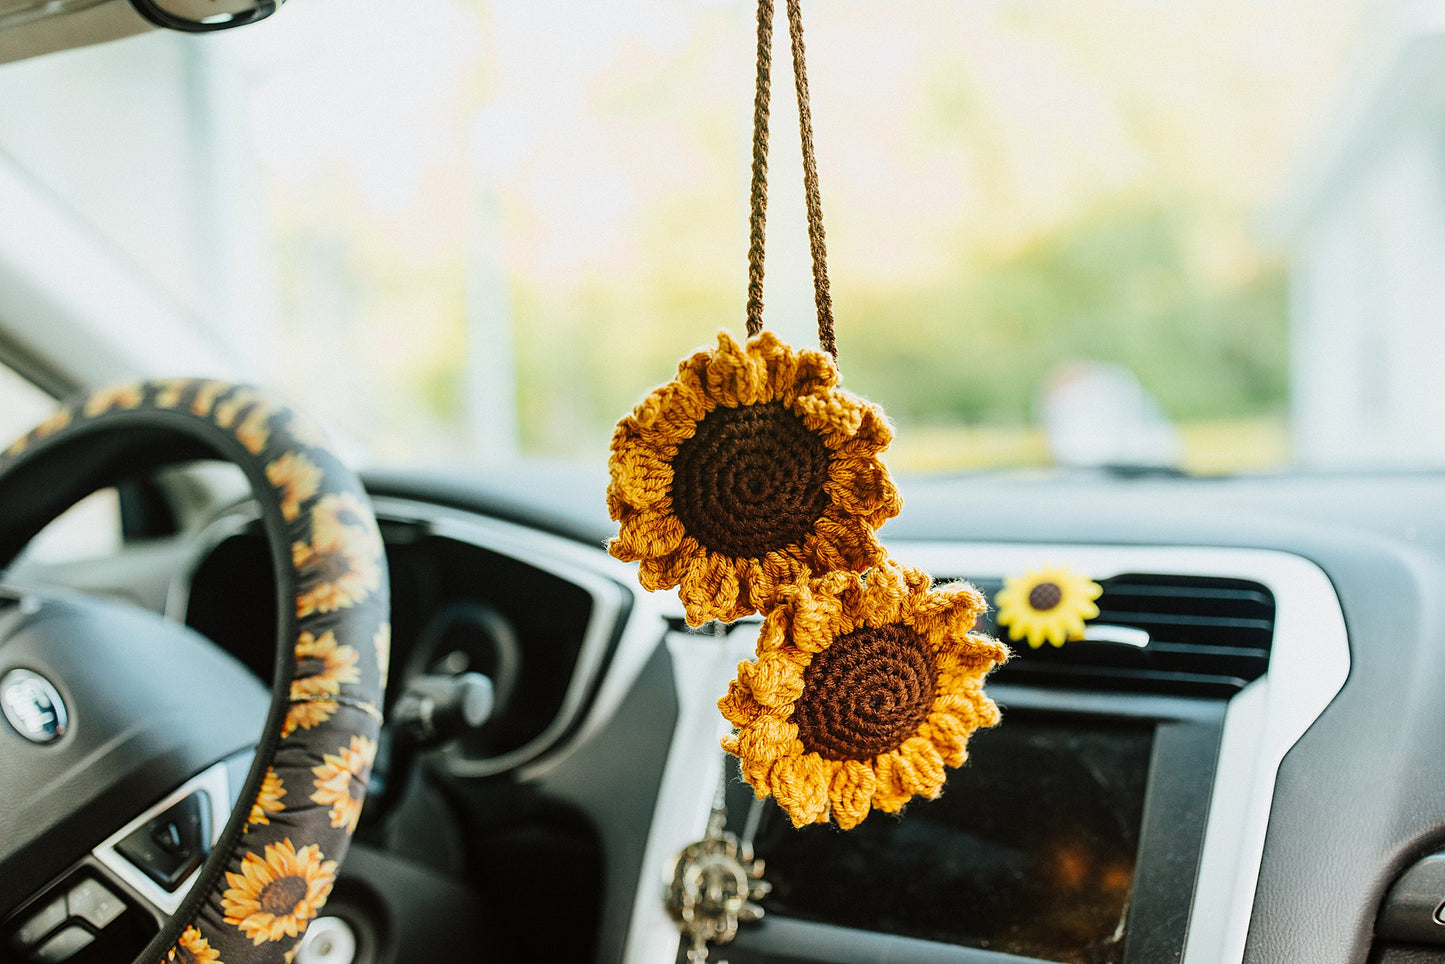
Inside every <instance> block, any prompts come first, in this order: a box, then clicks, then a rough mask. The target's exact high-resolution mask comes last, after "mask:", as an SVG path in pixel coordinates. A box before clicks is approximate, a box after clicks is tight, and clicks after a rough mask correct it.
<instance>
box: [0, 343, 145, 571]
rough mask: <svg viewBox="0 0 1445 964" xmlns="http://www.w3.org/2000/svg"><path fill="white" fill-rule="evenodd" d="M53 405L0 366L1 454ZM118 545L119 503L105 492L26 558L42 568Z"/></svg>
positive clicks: (60, 523) (51, 530) (78, 508)
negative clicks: (42, 566)
mask: <svg viewBox="0 0 1445 964" xmlns="http://www.w3.org/2000/svg"><path fill="white" fill-rule="evenodd" d="M55 404H56V403H55V399H53V398H51V397H50V396H49V395H47V394H45V393H44V392H42V391H41V390H40V389H38V388H36V387H35V386H34V385H32V384H31V383H30V382H28V381H26V380H25V379H24V378H21V377H20V376H19V375H17V374H16V373H15V372H13V371H11V370H10V369H9V368H6V367H5V366H4V365H0V450H3V449H4V448H5V447H6V446H8V445H9V444H10V443H11V442H12V441H14V440H15V439H17V438H19V437H20V436H21V435H24V434H25V433H26V432H28V431H29V430H30V429H31V428H33V427H34V426H35V425H37V424H38V423H39V422H40V421H41V420H42V419H44V418H45V416H46V415H49V414H50V412H51V411H52V410H53V409H54V408H55ZM120 543H121V526H120V500H119V498H118V497H117V496H116V492H115V490H114V489H103V490H101V491H100V492H96V493H95V494H94V495H91V496H87V497H86V498H84V499H82V500H81V501H80V502H78V503H76V504H75V506H74V507H73V508H71V509H70V510H69V511H67V512H66V513H65V514H64V515H62V516H61V517H60V518H58V519H56V520H55V521H54V522H52V523H51V524H50V525H48V526H46V527H45V530H44V531H43V532H41V533H40V535H38V536H36V537H35V539H34V541H32V542H31V543H30V546H29V548H28V549H27V550H26V551H25V557H26V559H28V560H30V561H33V562H39V563H59V562H71V561H76V560H80V559H93V558H99V557H101V556H105V555H109V554H111V553H113V552H115V551H116V550H117V549H119V548H120Z"/></svg>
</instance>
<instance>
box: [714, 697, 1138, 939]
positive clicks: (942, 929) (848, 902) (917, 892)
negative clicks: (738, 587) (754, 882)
mask: <svg viewBox="0 0 1445 964" xmlns="http://www.w3.org/2000/svg"><path fill="white" fill-rule="evenodd" d="M1154 734H1155V723H1154V721H1151V720H1142V719H1110V718H1107V717H1100V716H1094V715H1078V716H1075V715H1072V714H1061V713H1040V712H1025V711H1014V712H1010V713H1008V714H1007V716H1006V719H1005V722H1004V724H1003V725H1002V726H999V727H997V728H996V729H992V730H986V731H982V732H980V733H977V734H975V736H974V737H973V740H972V741H971V743H970V746H969V750H970V756H969V761H968V762H967V763H966V764H965V765H964V767H963V768H961V769H959V770H955V771H952V772H951V773H950V776H949V779H948V783H947V785H946V786H945V787H944V792H943V795H942V796H941V797H939V798H938V799H937V800H914V801H913V802H912V803H910V804H909V805H908V807H907V809H906V810H905V812H904V814H903V816H901V817H898V816H893V815H890V814H884V813H874V814H873V815H871V816H869V817H868V819H867V820H865V821H864V822H863V823H862V824H861V825H859V826H858V827H857V828H855V829H853V830H849V831H846V832H845V831H840V830H838V829H837V828H836V827H832V826H813V827H807V828H804V829H803V830H795V829H794V828H793V827H792V825H791V824H790V823H789V822H788V820H787V818H786V817H785V816H784V815H783V814H782V813H781V812H780V811H778V810H777V808H775V807H773V806H771V805H765V806H764V808H763V810H762V816H761V822H760V823H759V824H758V825H757V833H756V837H755V849H756V851H757V854H758V856H759V857H762V858H764V859H765V860H766V862H767V879H768V880H769V881H770V882H771V883H772V885H773V892H772V894H771V896H770V897H769V898H768V899H767V901H766V906H767V912H768V915H769V916H770V917H771V916H774V915H778V916H782V917H787V918H793V919H798V920H805V921H813V922H818V923H824V924H832V925H836V926H842V927H848V928H857V929H862V930H868V931H875V932H880V933H885V934H898V935H904V936H909V937H918V938H923V939H926V940H933V941H942V942H947V943H952V944H962V945H967V946H972V947H978V948H986V949H989V950H994V951H1002V952H1006V953H1011V954H1017V955H1023V956H1026V957H1033V958H1039V959H1043V960H1048V961H1076V962H1086V964H1096V962H1097V964H1104V962H1116V961H1120V960H1122V959H1123V946H1124V936H1125V922H1126V918H1127V915H1128V910H1129V903H1130V895H1131V891H1132V888H1133V884H1134V876H1135V861H1136V858H1137V855H1138V849H1139V837H1140V824H1141V818H1142V815H1143V810H1144V796H1145V790H1146V787H1147V785H1148V778H1149V761H1150V756H1151V749H1152V747H1153V742H1154ZM741 789H742V792H744V793H746V792H747V788H746V787H742V788H741ZM738 802H739V804H742V806H743V807H744V808H745V807H746V804H745V803H743V801H741V800H740V801H738ZM730 809H731V810H732V812H733V813H734V814H737V813H738V812H739V810H738V807H737V805H734V806H733V807H730Z"/></svg>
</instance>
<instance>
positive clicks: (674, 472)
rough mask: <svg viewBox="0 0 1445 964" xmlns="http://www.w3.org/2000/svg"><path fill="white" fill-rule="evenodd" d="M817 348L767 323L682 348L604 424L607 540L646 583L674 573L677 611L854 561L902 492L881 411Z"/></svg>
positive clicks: (878, 550)
mask: <svg viewBox="0 0 1445 964" xmlns="http://www.w3.org/2000/svg"><path fill="white" fill-rule="evenodd" d="M838 377H839V376H838V369H837V367H836V366H835V365H834V364H833V362H832V360H831V359H830V358H829V357H828V356H827V355H825V354H823V353H822V352H820V351H809V350H806V349H805V350H802V351H795V350H794V349H792V348H789V347H788V346H787V345H785V344H783V343H782V342H781V341H779V340H778V339H777V338H776V337H775V336H774V335H772V334H771V333H769V332H763V333H762V334H760V335H758V336H757V337H755V338H752V339H750V340H749V341H748V343H747V344H746V345H745V346H744V345H739V344H738V343H737V342H736V341H734V340H733V338H732V337H731V336H730V335H728V333H727V332H723V333H721V334H719V335H718V343H717V347H716V348H715V349H712V350H709V351H700V352H698V353H697V354H695V355H693V356H692V357H691V358H688V359H686V360H685V361H683V362H682V363H681V364H680V365H679V366H678V369H677V377H676V378H675V379H673V380H672V381H671V382H668V383H667V384H666V385H664V386H662V387H661V388H659V389H657V390H656V391H654V392H652V393H651V394H650V395H648V396H647V397H646V398H645V399H643V400H642V402H641V404H639V405H638V406H637V408H636V409H635V410H634V411H633V412H632V414H631V415H628V416H627V417H625V418H623V419H622V421H621V422H620V423H618V426H617V429H616V431H615V432H614V433H613V436H612V458H611V460H610V466H611V470H612V482H611V484H610V485H609V486H608V489H607V507H608V510H609V512H610V513H611V515H612V518H613V519H614V520H616V521H618V522H620V523H621V528H620V531H619V532H618V535H617V537H616V538H615V539H613V540H612V542H611V544H610V546H609V549H610V550H611V552H612V554H613V555H614V556H616V557H617V558H619V559H622V560H625V561H633V560H636V561H639V562H640V563H641V565H640V567H639V579H640V580H641V582H642V585H643V586H644V587H645V588H647V589H649V590H657V589H670V588H672V587H673V586H679V585H680V586H681V589H680V591H679V596H680V598H681V599H682V604H683V607H684V609H685V610H686V612H687V620H688V622H689V623H692V624H693V625H695V626H696V625H699V624H701V623H704V622H707V621H708V620H711V619H722V620H727V621H731V620H734V619H738V618H740V617H742V616H746V615H748V614H749V613H754V612H759V611H762V610H764V609H766V608H767V607H768V605H769V604H770V603H771V602H772V600H773V598H774V597H775V596H776V595H777V592H778V589H779V587H780V586H783V585H786V584H787V583H790V582H792V581H793V580H795V579H797V578H798V577H799V575H801V574H802V573H803V572H804V571H807V570H810V569H811V570H821V571H828V570H833V569H845V570H849V571H853V572H862V571H865V570H867V569H868V568H869V567H871V566H873V565H876V564H877V563H878V562H880V561H881V560H882V559H883V558H884V551H883V547H882V546H881V545H880V544H879V542H878V539H877V538H876V537H875V535H874V530H875V529H877V528H878V526H880V525H882V524H883V522H884V521H886V520H887V519H889V518H891V517H893V516H895V515H897V514H898V510H899V508H900V507H901V504H902V503H901V501H900V500H899V498H898V491H897V490H896V489H895V488H894V486H893V483H892V481H891V480H890V479H889V477H888V473H887V471H886V470H885V469H884V467H883V463H882V462H881V461H879V458H878V456H879V453H880V452H882V450H883V449H884V448H885V447H887V445H888V443H889V441H890V440H891V439H892V431H891V430H890V429H889V427H888V425H887V423H886V422H885V421H884V419H883V413H882V411H881V410H880V409H879V408H878V407H877V406H875V405H872V404H870V403H868V402H866V401H863V400H862V399H860V398H856V397H854V396H852V395H849V394H848V393H847V392H845V391H843V390H842V389H840V388H839V387H838Z"/></svg>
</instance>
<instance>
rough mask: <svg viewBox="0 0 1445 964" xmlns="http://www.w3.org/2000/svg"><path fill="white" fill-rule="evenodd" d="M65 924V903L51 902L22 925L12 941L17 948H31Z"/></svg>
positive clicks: (59, 901)
mask: <svg viewBox="0 0 1445 964" xmlns="http://www.w3.org/2000/svg"><path fill="white" fill-rule="evenodd" d="M64 923H65V901H63V900H56V901H51V902H50V903H49V904H47V905H46V906H45V907H43V908H41V909H40V910H39V911H37V912H36V913H34V914H32V915H31V916H30V918H29V919H28V920H26V921H25V923H23V924H21V925H20V928H19V929H18V930H17V931H16V932H15V933H14V935H13V936H12V937H11V938H10V940H11V942H12V943H13V944H14V945H15V946H17V947H22V948H31V947H34V946H35V945H36V944H39V943H40V941H41V939H42V938H44V937H45V936H46V935H47V934H49V933H50V932H51V931H53V930H55V928H57V927H59V926H60V925H61V924H64Z"/></svg>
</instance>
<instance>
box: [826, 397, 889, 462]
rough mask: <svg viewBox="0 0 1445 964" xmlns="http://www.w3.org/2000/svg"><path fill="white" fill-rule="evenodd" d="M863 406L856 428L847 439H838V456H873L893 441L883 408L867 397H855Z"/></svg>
mask: <svg viewBox="0 0 1445 964" xmlns="http://www.w3.org/2000/svg"><path fill="white" fill-rule="evenodd" d="M857 401H858V402H859V404H861V405H862V406H863V415H862V418H861V419H860V420H859V422H858V429H857V431H855V432H854V433H853V436H852V437H851V438H849V439H847V440H843V441H840V442H839V444H838V446H837V447H836V451H837V452H838V454H839V455H840V456H843V457H853V456H875V455H877V454H878V453H879V452H882V451H883V450H884V449H886V448H887V447H888V446H889V445H890V444H892V442H893V427H892V426H891V425H889V424H888V417H887V416H886V415H884V414H883V409H881V408H879V407H878V406H877V405H874V404H873V403H872V402H870V401H868V400H867V399H857Z"/></svg>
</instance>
